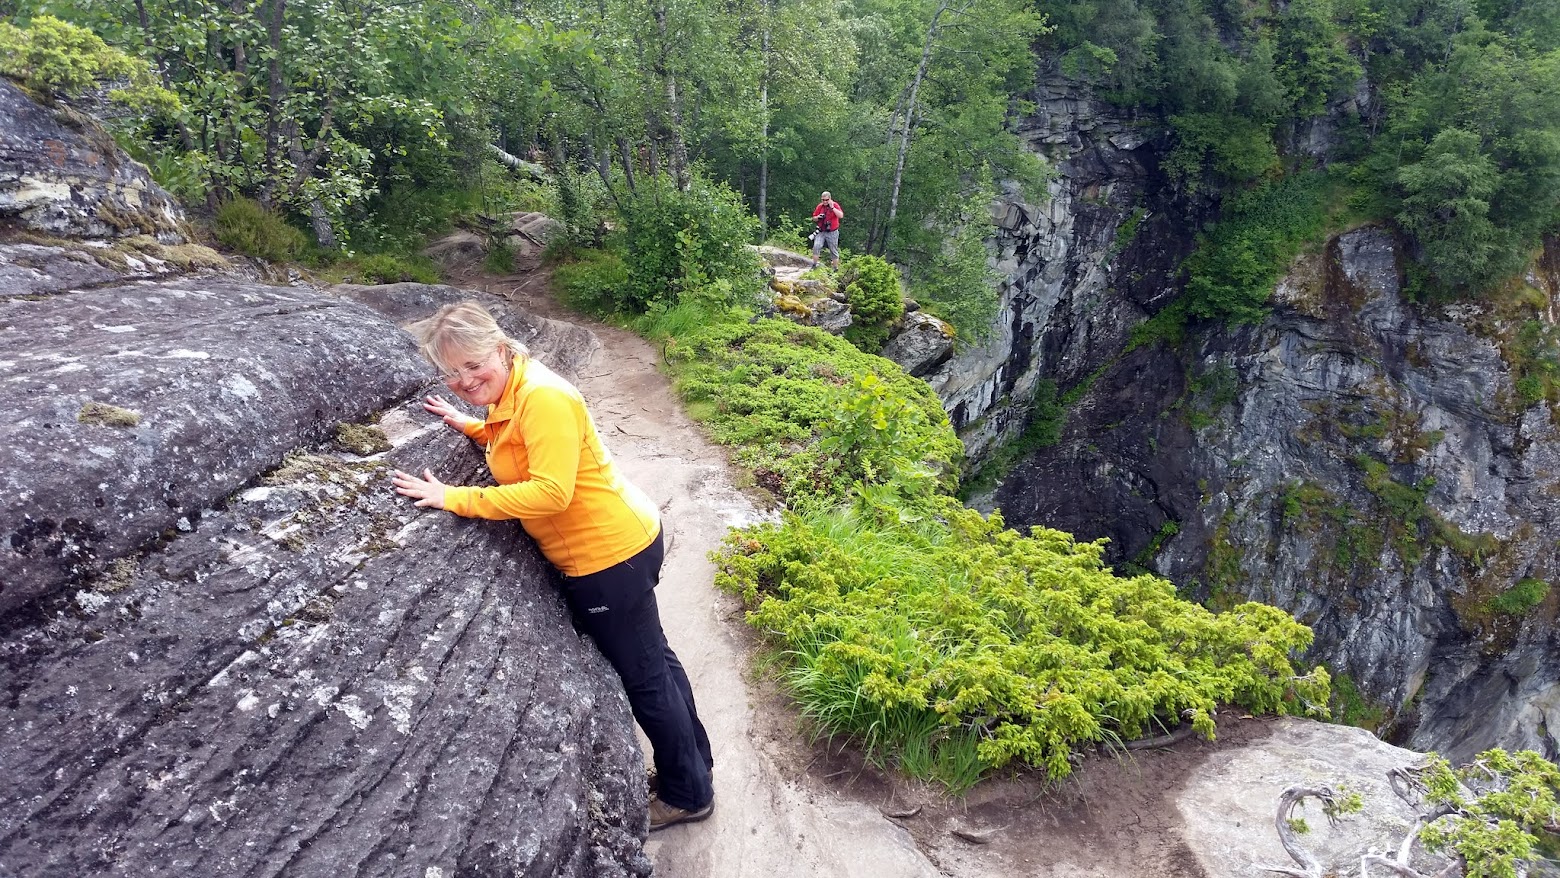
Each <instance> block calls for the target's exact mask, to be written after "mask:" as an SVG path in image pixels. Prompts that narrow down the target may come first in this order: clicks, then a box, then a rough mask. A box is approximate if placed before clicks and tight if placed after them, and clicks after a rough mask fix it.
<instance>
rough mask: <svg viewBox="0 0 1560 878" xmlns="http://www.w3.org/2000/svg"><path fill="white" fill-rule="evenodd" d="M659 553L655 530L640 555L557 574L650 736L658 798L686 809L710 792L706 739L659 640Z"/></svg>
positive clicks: (676, 666) (579, 621) (677, 666)
mask: <svg viewBox="0 0 1560 878" xmlns="http://www.w3.org/2000/svg"><path fill="white" fill-rule="evenodd" d="M664 554H665V548H664V543H662V541H661V536H660V535H659V534H657V535H656V538H655V542H653V543H651V544H650V545H649V546H647V547H646V548H645V549H643V550H642V551H640V553H639V554H637V555H635V556H634V557H632V558H630V559H628V560H627V561H624V562H622V563H619V564H614V565H613V566H611V567H608V568H607V569H605V570H602V571H600V572H599V573H591V574H588V575H586V576H565V577H563V582H564V589H563V594H564V597H565V599H566V600H567V601H568V604H569V609H570V611H571V612H572V613H573V614H574V621H575V625H576V626H577V627H578V628H579V629H580V630H582V631H584V632H585V633H586V634H589V635H590V637H591V639H592V640H594V641H595V642H596V648H597V649H600V650H601V654H602V655H604V656H606V659H607V661H608V662H610V663H611V665H612V667H613V668H614V669H615V670H616V671H617V672H618V676H619V677H621V678H622V680H623V688H624V690H625V691H626V692H627V693H628V704H629V707H630V708H632V709H633V711H634V720H635V721H636V722H638V723H639V727H640V728H641V729H643V730H644V733H645V737H647V738H649V739H650V747H651V749H652V750H653V751H654V760H655V770H656V775H657V778H658V779H657V783H658V784H659V793H658V794H659V796H660V798H661V801H663V802H665V803H667V804H668V805H674V806H676V807H678V808H683V809H685V810H688V811H696V810H698V809H700V808H703V807H704V806H705V805H707V804H709V802H710V800H711V799H712V798H713V797H714V795H715V789H714V787H713V786H712V785H711V781H710V769H711V768H712V767H713V766H714V765H715V758H714V756H713V755H711V751H710V739H709V736H708V735H707V734H705V731H704V725H703V724H702V723H700V722H699V713H698V711H697V710H696V709H695V708H694V705H693V687H692V686H691V685H690V684H689V683H688V674H687V672H685V671H684V670H683V666H682V663H681V662H679V661H678V660H677V654H676V653H674V652H672V648H671V647H670V646H669V645H667V643H666V634H665V633H664V632H662V630H661V613H660V610H659V609H658V608H657V606H656V601H655V587H656V584H657V583H659V582H660V581H661V561H662V560H663V556H664Z"/></svg>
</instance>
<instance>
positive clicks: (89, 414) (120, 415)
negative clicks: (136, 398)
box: [76, 400, 141, 429]
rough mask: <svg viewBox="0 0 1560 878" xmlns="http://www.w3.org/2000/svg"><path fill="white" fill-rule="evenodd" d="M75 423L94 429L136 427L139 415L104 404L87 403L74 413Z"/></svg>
mask: <svg viewBox="0 0 1560 878" xmlns="http://www.w3.org/2000/svg"><path fill="white" fill-rule="evenodd" d="M76 422H77V423H79V424H90V425H92V426H95V427H122V428H126V429H128V428H130V427H138V426H140V425H141V414H140V413H139V412H133V411H131V410H129V409H126V408H120V407H119V406H117V405H109V404H108V403H106V402H97V401H96V400H93V401H89V402H87V403H86V404H85V405H83V406H82V407H81V411H79V412H77V413H76Z"/></svg>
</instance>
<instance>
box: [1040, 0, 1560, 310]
mask: <svg viewBox="0 0 1560 878" xmlns="http://www.w3.org/2000/svg"><path fill="white" fill-rule="evenodd" d="M1040 9H1041V10H1042V11H1043V12H1045V13H1046V14H1047V16H1048V18H1049V20H1050V21H1051V22H1052V23H1054V24H1055V25H1056V30H1055V31H1054V32H1053V33H1052V34H1051V35H1050V36H1049V37H1047V38H1046V43H1047V46H1048V48H1049V50H1050V51H1052V52H1055V53H1057V54H1059V55H1060V57H1061V58H1062V66H1063V69H1064V70H1068V71H1070V72H1072V73H1074V74H1075V75H1080V76H1084V77H1086V78H1090V79H1092V80H1093V81H1095V82H1096V83H1097V84H1098V85H1099V86H1100V87H1101V88H1103V89H1104V90H1105V91H1106V92H1107V93H1108V94H1110V95H1112V96H1113V97H1114V99H1115V100H1117V101H1119V102H1121V103H1124V104H1130V105H1134V106H1139V107H1144V106H1146V107H1153V108H1156V109H1157V110H1158V111H1159V112H1160V113H1161V114H1163V116H1164V117H1165V118H1166V119H1168V120H1169V122H1170V123H1171V127H1172V129H1173V132H1174V148H1173V150H1172V153H1171V155H1170V157H1169V159H1168V160H1167V162H1166V164H1165V167H1166V170H1167V171H1168V172H1169V174H1170V176H1171V178H1172V180H1173V181H1174V182H1176V184H1177V185H1178V186H1179V187H1181V188H1182V189H1183V190H1184V191H1186V192H1189V193H1206V194H1221V193H1237V192H1239V191H1241V190H1243V189H1247V188H1252V187H1255V188H1256V189H1257V190H1258V192H1259V193H1264V194H1259V195H1257V196H1256V197H1257V198H1258V199H1262V198H1264V197H1265V194H1271V193H1272V192H1274V191H1276V190H1275V189H1274V185H1275V184H1274V182H1273V181H1274V180H1275V179H1277V178H1281V177H1285V176H1288V175H1290V174H1294V173H1297V172H1298V173H1302V174H1303V173H1305V172H1306V171H1307V166H1306V162H1307V158H1306V156H1305V155H1304V154H1303V152H1302V151H1301V149H1299V148H1298V147H1299V146H1300V144H1301V143H1302V142H1303V141H1304V140H1305V137H1306V136H1307V133H1308V132H1309V130H1310V129H1311V127H1312V126H1313V125H1314V124H1316V123H1317V122H1318V121H1319V120H1320V119H1321V118H1322V117H1324V116H1328V117H1329V118H1330V121H1329V123H1328V124H1329V125H1332V126H1333V127H1335V128H1336V130H1337V136H1336V143H1335V144H1334V145H1333V146H1332V147H1331V148H1330V152H1331V158H1332V159H1333V160H1334V161H1335V162H1337V164H1335V165H1334V169H1335V170H1336V172H1337V174H1338V178H1339V180H1340V181H1342V180H1343V179H1344V178H1347V181H1348V183H1349V185H1350V187H1351V188H1352V190H1353V192H1352V197H1351V198H1350V203H1351V205H1352V206H1353V207H1354V209H1355V211H1356V212H1357V215H1358V216H1359V217H1360V218H1366V219H1377V220H1384V221H1389V222H1393V223H1395V224H1396V225H1397V227H1398V228H1399V229H1400V230H1402V231H1403V232H1404V234H1405V236H1406V237H1407V238H1408V242H1409V244H1410V250H1411V253H1412V254H1413V257H1414V263H1413V266H1412V268H1413V270H1412V271H1411V273H1410V280H1411V282H1412V284H1413V286H1414V289H1416V290H1418V291H1420V292H1422V293H1433V292H1458V291H1461V292H1470V291H1472V292H1477V291H1482V290H1486V289H1488V288H1490V287H1492V286H1495V285H1497V284H1498V283H1499V282H1500V281H1501V280H1503V279H1504V278H1506V277H1509V276H1510V275H1511V274H1513V273H1514V272H1516V271H1517V270H1518V269H1519V268H1520V266H1521V265H1522V264H1523V263H1524V262H1525V260H1526V259H1527V257H1528V255H1529V254H1530V253H1531V251H1532V250H1533V249H1534V248H1535V247H1536V246H1537V245H1538V242H1539V238H1540V236H1541V235H1542V234H1543V233H1544V232H1545V231H1552V230H1554V229H1556V228H1557V227H1560V186H1557V185H1556V182H1557V180H1560V87H1557V85H1556V83H1557V82H1560V76H1557V71H1560V53H1557V51H1556V50H1557V48H1560V26H1557V25H1556V24H1555V22H1556V21H1557V20H1560V16H1557V15H1556V14H1555V12H1556V10H1555V9H1554V8H1553V5H1552V4H1551V3H1548V2H1547V0H1511V2H1499V3H1493V2H1492V3H1472V4H1471V3H1466V2H1463V0H1293V2H1289V3H1282V4H1280V3H1269V2H1259V3H1253V4H1245V5H1239V4H1230V3H1227V2H1224V0H1125V2H1122V3H1113V4H1094V3H1076V2H1064V0H1045V2H1042V3H1041V4H1040ZM1366 84H1368V86H1369V88H1370V90H1369V91H1366V90H1364V89H1363V88H1362V85H1366ZM1340 108H1341V109H1340ZM1286 151H1287V152H1288V153H1289V154H1288V155H1285V154H1284V153H1285V152H1286ZM1339 160H1341V161H1339ZM1279 185H1282V184H1279ZM1300 197H1302V198H1304V197H1307V196H1306V194H1305V193H1300ZM1227 206H1229V207H1232V208H1233V209H1232V210H1230V211H1228V212H1226V213H1224V214H1223V215H1221V216H1220V217H1219V219H1218V224H1217V225H1218V227H1217V228H1215V229H1214V231H1213V232H1212V233H1211V234H1209V235H1208V236H1207V237H1206V238H1205V239H1204V240H1203V243H1202V246H1201V248H1200V250H1199V254H1198V257H1199V260H1200V261H1197V262H1194V264H1192V265H1189V266H1188V275H1189V279H1190V281H1191V282H1192V283H1193V284H1194V285H1195V284H1199V283H1201V284H1203V285H1204V286H1205V288H1204V289H1201V290H1197V291H1189V292H1190V293H1191V296H1192V299H1193V302H1194V304H1193V308H1194V309H1195V311H1196V313H1207V314H1209V316H1214V317H1217V318H1220V319H1237V320H1239V319H1249V318H1250V317H1252V316H1253V314H1252V312H1251V310H1250V308H1251V305H1252V302H1251V299H1252V296H1251V295H1241V296H1229V295H1226V293H1229V292H1232V291H1234V290H1236V289H1246V290H1248V291H1254V290H1256V289H1258V288H1259V287H1260V285H1261V282H1262V279H1263V278H1265V277H1267V276H1271V275H1273V274H1275V273H1276V272H1277V271H1278V270H1280V269H1281V268H1282V266H1283V264H1284V259H1285V253H1286V252H1290V245H1288V244H1287V243H1286V244H1285V245H1284V246H1279V247H1274V246H1272V244H1273V243H1274V240H1273V239H1272V238H1271V235H1270V232H1271V231H1272V226H1273V224H1272V223H1271V222H1270V221H1268V220H1262V221H1259V223H1258V225H1265V226H1267V227H1268V228H1265V229H1259V228H1253V227H1252V223H1251V216H1250V207H1251V204H1250V201H1249V200H1248V199H1247V198H1246V197H1239V198H1236V199H1235V201H1234V202H1233V203H1230V204H1227ZM1232 225H1233V226H1235V227H1236V228H1235V229H1234V230H1227V227H1228V226H1232ZM1280 225H1281V226H1286V227H1288V228H1289V229H1290V230H1291V231H1295V232H1299V231H1300V229H1299V228H1297V227H1295V226H1291V225H1290V224H1289V222H1288V221H1284V222H1282V223H1280ZM1304 225H1307V226H1309V225H1311V223H1310V222H1309V221H1307V222H1305V223H1304ZM1318 231H1320V229H1319V228H1316V229H1312V230H1310V231H1307V232H1305V234H1309V235H1313V236H1314V235H1315V234H1316V233H1317V232H1318ZM1232 243H1233V244H1234V249H1235V251H1236V252H1235V253H1234V254H1232V255H1226V254H1223V253H1222V252H1221V251H1222V250H1223V249H1225V248H1226V247H1227V246H1229V245H1230V244H1232ZM1291 255H1292V253H1291ZM1209 263H1224V264H1223V265H1210V264H1209ZM1209 269H1213V270H1212V271H1210V270H1209ZM1232 282H1233V283H1232ZM1207 284H1212V285H1213V286H1214V287H1215V288H1217V289H1216V290H1214V292H1217V293H1218V295H1214V296H1212V297H1210V296H1208V295H1207V293H1208V292H1209V290H1208V289H1206V285H1207ZM1257 304H1258V305H1260V300H1258V301H1257ZM1186 313H1187V312H1185V311H1183V312H1182V313H1181V315H1180V316H1181V317H1182V318H1184V317H1185V316H1186ZM1165 329H1173V327H1161V328H1160V330H1161V332H1163V331H1164V330H1165Z"/></svg>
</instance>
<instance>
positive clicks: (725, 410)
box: [666, 320, 964, 507]
mask: <svg viewBox="0 0 1560 878" xmlns="http://www.w3.org/2000/svg"><path fill="white" fill-rule="evenodd" d="M666 359H667V364H668V365H669V366H670V367H671V368H672V370H673V375H674V378H675V381H676V384H677V387H678V390H679V391H680V392H681V393H682V395H683V397H684V398H685V399H686V400H688V402H689V409H690V411H692V412H693V413H694V414H695V415H696V416H698V417H700V419H701V420H704V421H705V423H706V425H707V426H708V427H709V429H710V432H711V435H712V436H713V437H714V438H715V439H716V441H718V442H722V443H725V444H728V445H734V446H736V447H737V453H736V459H737V462H739V463H741V464H743V465H744V466H746V467H748V468H749V469H751V470H753V472H754V474H755V476H756V478H757V479H758V482H759V484H761V485H764V486H765V487H767V488H769V489H771V490H773V491H774V492H775V493H776V494H778V495H779V496H780V497H781V498H783V499H784V500H785V501H786V502H787V503H788V504H790V505H792V506H798V507H799V506H806V505H809V504H817V503H823V504H826V505H832V504H834V503H837V502H839V500H840V499H841V498H842V497H844V496H846V495H847V494H848V493H849V491H850V489H851V486H852V485H854V484H856V483H857V482H862V483H865V484H869V485H870V484H882V483H886V482H892V481H895V480H905V479H910V478H912V477H913V476H914V475H915V474H916V473H925V474H926V477H927V478H928V479H930V480H931V482H932V483H933V484H934V485H935V486H936V487H938V488H940V489H942V490H946V489H948V488H950V487H951V486H952V485H953V483H954V479H955V478H956V477H957V474H958V468H959V462H960V460H961V459H962V457H963V453H964V447H963V445H962V444H961V443H960V442H959V440H958V437H957V436H955V435H954V434H953V429H952V428H951V427H950V426H949V425H948V416H947V414H946V413H944V412H943V409H942V405H941V403H939V402H938V400H937V396H936V394H934V393H932V391H931V388H930V387H928V386H927V385H926V383H925V382H923V381H918V380H916V379H914V378H911V377H910V376H908V375H906V374H905V373H904V371H903V370H901V369H900V368H899V367H898V366H897V365H895V364H894V363H892V362H889V361H888V360H884V359H882V358H879V357H874V356H870V355H867V354H864V353H862V352H861V351H859V350H858V349H857V348H855V347H854V346H853V345H851V344H850V343H849V342H847V341H845V340H843V339H840V338H836V337H834V336H831V335H829V334H828V333H825V332H823V331H821V330H818V329H814V328H812V327H808V326H798V325H796V324H794V323H791V322H789V321H785V320H760V321H757V322H755V323H746V322H729V323H717V324H714V325H709V326H705V327H701V328H699V329H695V330H693V331H692V332H690V333H688V334H687V335H685V336H683V337H680V338H676V339H674V340H673V341H672V342H671V343H669V344H668V347H667V351H666Z"/></svg>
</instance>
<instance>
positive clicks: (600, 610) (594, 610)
mask: <svg viewBox="0 0 1560 878" xmlns="http://www.w3.org/2000/svg"><path fill="white" fill-rule="evenodd" d="M610 609H612V608H611V607H591V608H590V609H588V610H586V611H585V612H587V613H605V612H606V611H608V610H610Z"/></svg>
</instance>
